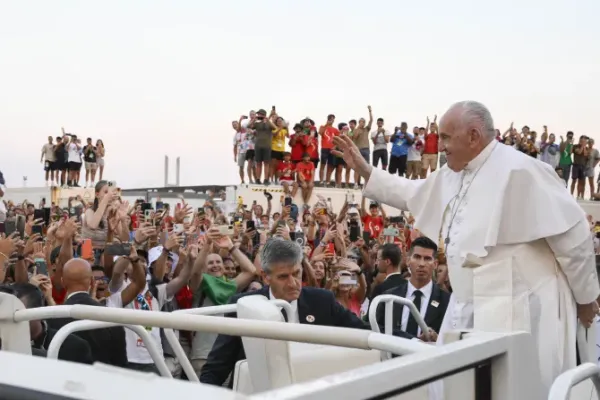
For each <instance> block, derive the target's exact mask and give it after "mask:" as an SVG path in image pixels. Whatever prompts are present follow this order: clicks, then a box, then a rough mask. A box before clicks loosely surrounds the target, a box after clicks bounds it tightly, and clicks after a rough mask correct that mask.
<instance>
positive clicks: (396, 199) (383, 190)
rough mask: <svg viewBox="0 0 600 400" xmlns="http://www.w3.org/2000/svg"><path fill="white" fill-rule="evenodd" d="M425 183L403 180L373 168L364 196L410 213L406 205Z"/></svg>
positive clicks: (420, 180) (423, 180) (418, 180)
mask: <svg viewBox="0 0 600 400" xmlns="http://www.w3.org/2000/svg"><path fill="white" fill-rule="evenodd" d="M425 181H426V180H425V179H417V180H411V179H406V178H402V177H400V176H398V175H392V174H390V173H389V172H387V171H384V170H382V169H379V168H375V167H373V168H372V169H371V176H370V177H369V180H368V182H367V184H366V185H365V189H364V191H363V196H365V197H367V198H369V199H373V200H376V201H378V202H379V203H383V204H387V205H388V206H391V207H394V208H397V209H399V210H403V211H410V210H409V209H408V205H407V204H406V203H407V202H408V200H410V199H411V198H412V197H413V196H414V195H415V194H416V193H417V190H418V189H419V187H421V185H422V184H423V183H425Z"/></svg>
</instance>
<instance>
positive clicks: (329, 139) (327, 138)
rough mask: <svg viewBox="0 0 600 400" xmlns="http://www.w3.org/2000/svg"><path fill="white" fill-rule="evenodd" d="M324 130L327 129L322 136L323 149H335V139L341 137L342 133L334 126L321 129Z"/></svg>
mask: <svg viewBox="0 0 600 400" xmlns="http://www.w3.org/2000/svg"><path fill="white" fill-rule="evenodd" d="M323 128H325V131H323V134H322V135H321V148H322V149H333V138H334V137H335V136H339V135H340V131H338V130H337V129H336V128H334V127H333V126H321V129H323Z"/></svg>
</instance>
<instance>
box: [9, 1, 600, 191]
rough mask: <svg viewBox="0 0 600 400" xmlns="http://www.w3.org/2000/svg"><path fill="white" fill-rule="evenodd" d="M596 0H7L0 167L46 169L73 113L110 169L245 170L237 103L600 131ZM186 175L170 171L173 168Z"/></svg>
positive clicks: (206, 178) (123, 175) (292, 115)
mask: <svg viewBox="0 0 600 400" xmlns="http://www.w3.org/2000/svg"><path fill="white" fill-rule="evenodd" d="M599 15H600V1H598V0H571V1H566V0H521V1H515V0H507V1H490V0H488V1H481V0H454V1H447V0H431V1H421V2H417V1H405V0H396V1H391V0H387V1H376V0H371V1H364V0H363V1H355V0H344V1H341V0H321V1H314V0H302V1H296V0H288V1H281V0H280V1H274V0H273V1H271V0H252V1H248V0H246V1H242V0H231V1H227V0H222V1H206V0H177V1H166V0H165V1H153V0H143V1H141V0H140V1H135V0H103V1H91V0H90V1H76V0H71V1H67V0H65V1H60V0H51V1H50V0H39V1H28V0H19V1H17V0H13V1H7V0H0V58H1V61H0V134H1V135H2V145H0V160H1V163H0V170H2V171H3V172H4V175H5V177H6V180H7V184H8V185H9V186H13V187H14V186H21V179H22V176H23V175H27V176H28V178H29V186H36V185H41V184H43V172H42V165H41V164H40V163H39V158H40V150H41V147H42V145H43V144H44V143H45V141H46V138H47V136H48V135H53V136H56V135H57V134H59V133H60V128H61V126H64V127H65V129H66V130H67V132H72V133H75V134H77V135H78V136H80V137H83V138H85V137H92V138H94V140H95V139H97V138H102V139H103V140H104V143H105V145H106V149H107V156H106V177H107V178H108V179H113V180H116V181H118V183H119V184H120V185H121V186H122V187H126V188H133V187H143V186H148V185H162V183H163V157H164V155H165V154H168V155H169V156H170V157H171V158H172V159H173V166H172V168H171V171H174V159H175V157H176V156H180V157H181V160H182V162H181V165H182V174H181V181H182V184H186V185H187V184H232V183H237V180H238V178H237V171H236V170H237V167H236V165H235V164H234V163H233V154H232V136H233V131H232V129H231V127H230V123H231V120H232V119H238V118H239V116H240V115H241V114H245V113H247V112H248V110H250V109H258V108H264V109H267V110H269V109H270V108H271V106H272V105H276V106H277V110H278V111H279V113H280V114H281V115H282V116H283V117H284V118H286V119H287V120H289V121H291V122H292V123H293V122H296V121H298V120H299V119H300V118H301V117H304V116H306V115H309V116H311V117H312V118H313V119H314V120H315V121H317V122H318V123H322V122H323V121H324V119H325V118H326V115H327V114H329V113H334V114H335V115H336V116H337V117H338V119H337V122H341V121H348V120H349V119H351V118H359V117H363V116H364V117H366V116H367V109H366V107H367V105H369V104H370V105H372V107H373V111H374V114H375V117H376V118H377V117H383V118H385V120H386V126H387V127H388V128H391V127H393V126H394V125H398V124H399V123H400V122H401V121H407V122H408V124H409V126H415V125H419V126H421V125H424V123H425V118H426V117H427V116H428V115H429V116H431V117H433V115H434V114H436V113H437V114H442V113H443V112H444V110H445V109H446V108H447V107H448V106H449V105H450V104H451V103H453V102H455V101H459V100H466V99H472V100H479V101H481V102H483V103H484V104H486V105H487V106H488V107H489V108H490V110H491V111H492V114H493V116H494V119H495V122H496V126H497V128H499V129H501V130H502V131H504V130H505V129H506V128H507V127H508V125H509V124H510V122H511V121H514V122H515V124H516V126H518V127H521V126H522V125H524V124H527V125H529V126H530V127H531V128H532V129H535V130H537V131H541V129H542V125H544V124H545V125H548V126H549V129H550V131H551V132H556V133H557V135H560V134H564V132H565V131H567V130H573V131H575V134H576V135H577V136H578V135H579V134H588V135H591V136H592V137H597V138H600V135H597V132H596V128H597V125H598V124H597V122H596V120H595V119H596V117H597V116H596V113H597V112H598V111H599V109H600V98H599V93H600V74H599V71H600V44H599V43H600V24H598V20H597V18H598V16H599ZM174 179H175V178H174V175H173V177H172V178H171V181H174Z"/></svg>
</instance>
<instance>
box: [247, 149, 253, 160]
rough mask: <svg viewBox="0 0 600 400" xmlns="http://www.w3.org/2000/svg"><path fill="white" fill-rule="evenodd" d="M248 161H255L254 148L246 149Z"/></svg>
mask: <svg viewBox="0 0 600 400" xmlns="http://www.w3.org/2000/svg"><path fill="white" fill-rule="evenodd" d="M246 161H254V150H246Z"/></svg>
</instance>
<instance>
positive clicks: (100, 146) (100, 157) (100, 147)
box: [96, 139, 105, 180]
mask: <svg viewBox="0 0 600 400" xmlns="http://www.w3.org/2000/svg"><path fill="white" fill-rule="evenodd" d="M104 152H105V150H104V142H103V141H102V139H98V140H97V141H96V163H97V164H98V174H99V176H98V179H99V180H102V175H103V174H104Z"/></svg>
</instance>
